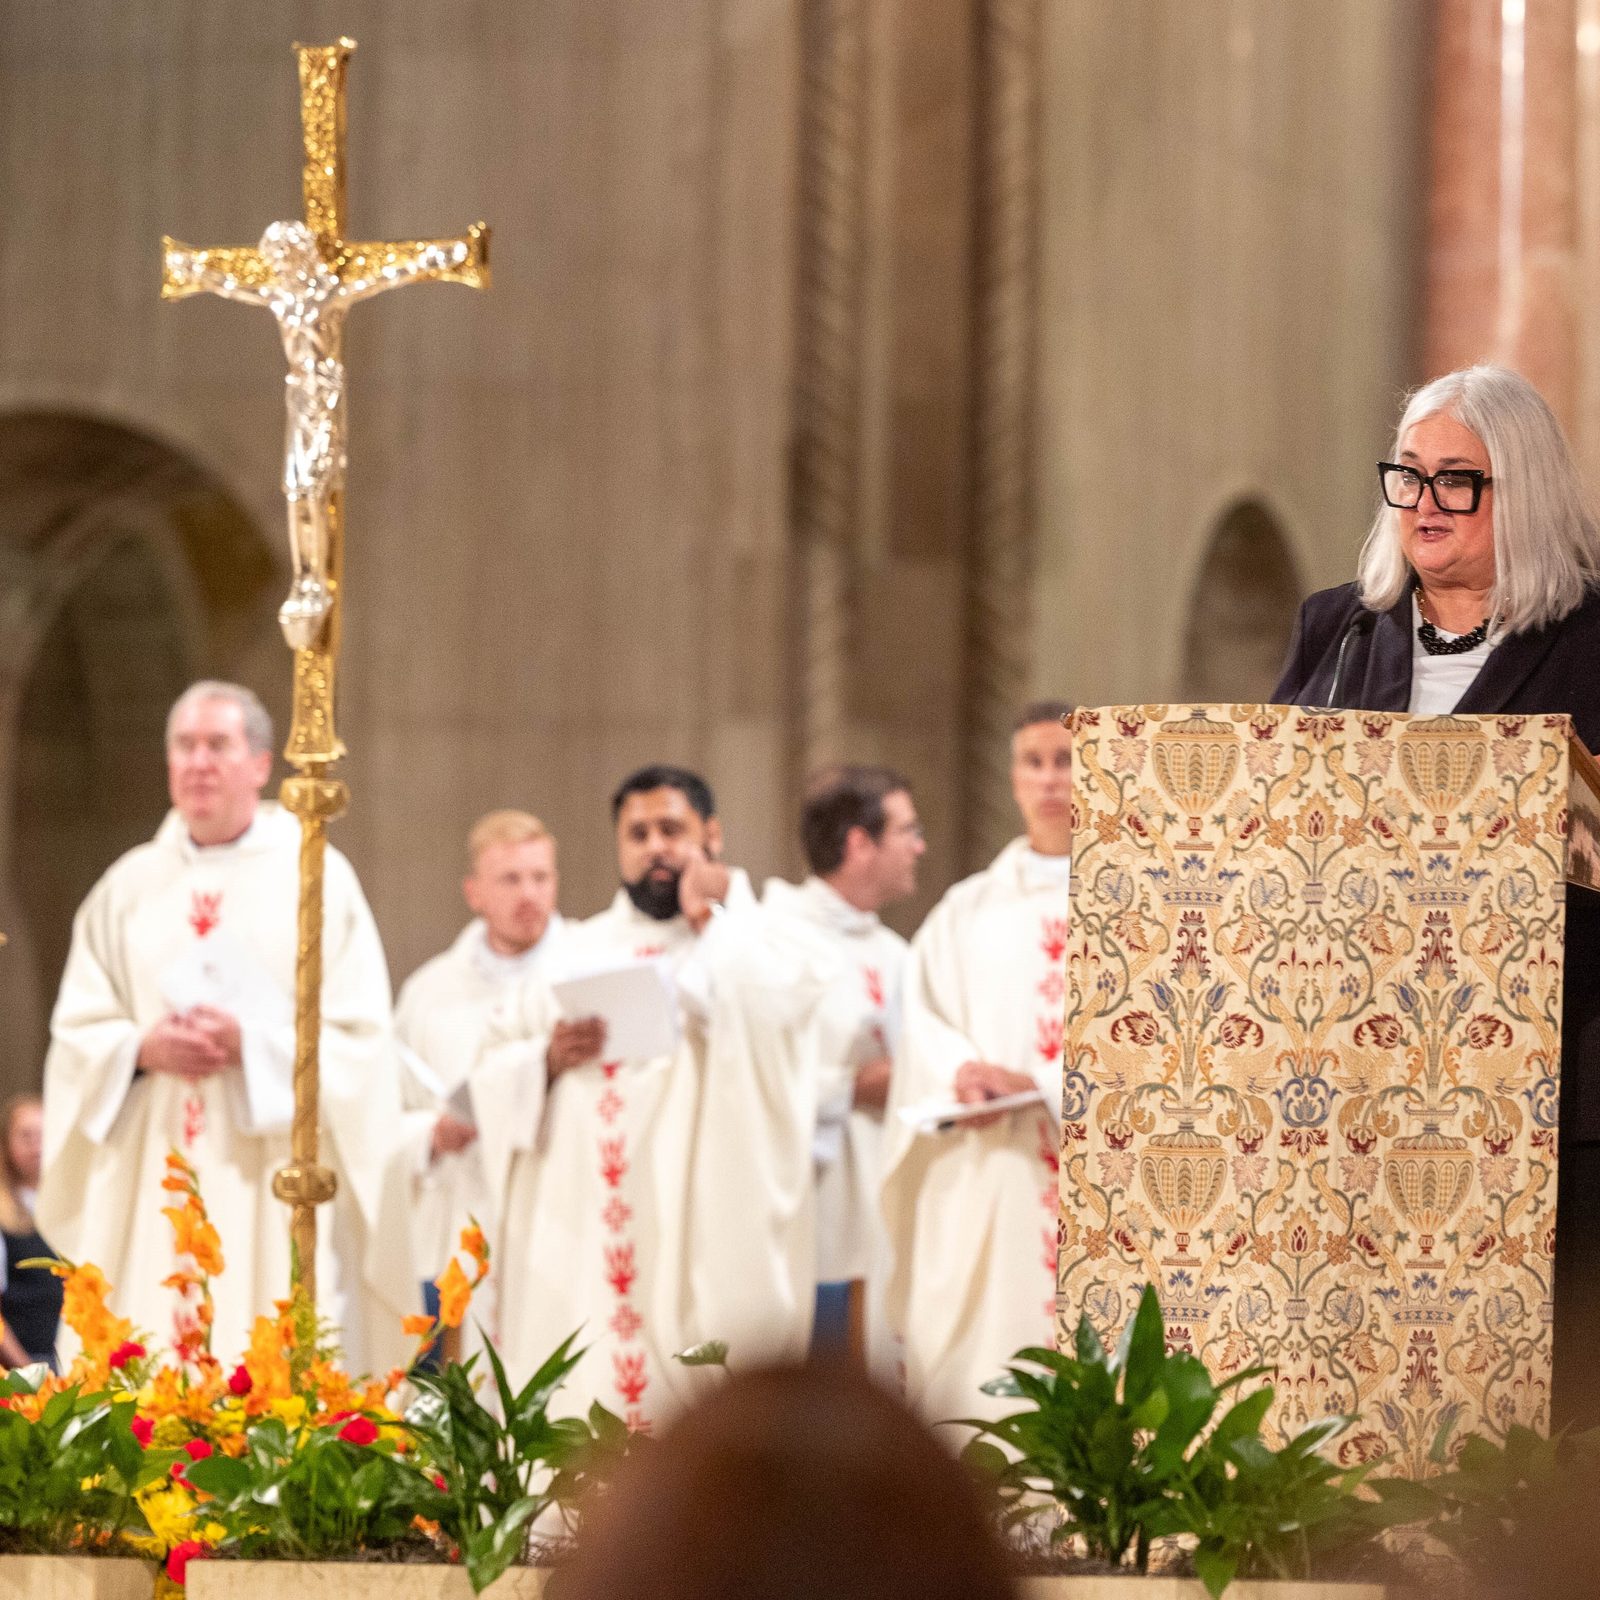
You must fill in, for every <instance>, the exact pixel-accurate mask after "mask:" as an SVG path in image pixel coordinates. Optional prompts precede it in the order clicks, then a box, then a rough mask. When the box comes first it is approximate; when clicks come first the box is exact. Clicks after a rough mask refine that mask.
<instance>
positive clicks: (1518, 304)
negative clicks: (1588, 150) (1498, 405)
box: [1419, 0, 1584, 428]
mask: <svg viewBox="0 0 1600 1600" xmlns="http://www.w3.org/2000/svg"><path fill="white" fill-rule="evenodd" d="M1583 4H1584V0H1538V3H1537V4H1532V3H1529V0H1436V5H1435V10H1434V38H1433V46H1432V52H1431V53H1432V59H1433V84H1432V92H1433V101H1432V108H1431V130H1430V134H1431V137H1430V146H1431V148H1430V154H1429V167H1430V184H1429V195H1428V209H1427V276H1426V297H1425V302H1424V304H1425V313H1424V323H1423V339H1422V357H1423V360H1422V366H1423V371H1424V373H1425V374H1426V375H1427V376H1429V377H1432V376H1435V375H1437V374H1438V373H1441V372H1446V371H1449V370H1450V369H1452V368H1454V367H1459V366H1465V365H1467V364H1469V363H1471V362H1474V361H1487V360H1493V361H1503V362H1505V363H1507V364H1508V365H1510V366H1514V367H1517V368H1518V369H1519V370H1521V371H1522V372H1524V373H1526V374H1527V376H1528V377H1529V378H1530V379H1531V380H1532V381H1533V382H1534V383H1535V384H1536V385H1537V386H1538V388H1539V389H1540V391H1541V392H1542V393H1543V394H1544V396H1545V398H1546V399H1548V400H1549V402H1550V404H1551V406H1552V407H1553V408H1554V410H1555V412H1556V414H1557V416H1559V417H1560V418H1561V420H1562V422H1563V423H1565V424H1566V425H1567V426H1568V427H1569V428H1570V427H1572V426H1574V424H1575V423H1576V421H1577V407H1578V395H1579V389H1580V357H1579V346H1578V330H1579V318H1578V307H1577V298H1578V297H1577V279H1578V242H1579V241H1578V207H1577V200H1576V184H1575V174H1576V159H1577V151H1578V85H1579V76H1578V29H1579V20H1580V19H1579V17H1578V11H1579V9H1580V8H1581V7H1582V6H1583ZM1420 89H1421V85H1419V91H1420Z"/></svg>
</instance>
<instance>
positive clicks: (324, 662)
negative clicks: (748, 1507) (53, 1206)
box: [161, 39, 489, 1309]
mask: <svg viewBox="0 0 1600 1600" xmlns="http://www.w3.org/2000/svg"><path fill="white" fill-rule="evenodd" d="M294 48H295V54H296V55H297V56H298V57H299V61H300V120H301V125H302V128H303V133H304V164H303V167H302V188H303V191H304V195H305V218H304V222H303V223H302V224H274V225H273V227H272V228H269V229H268V230H267V233H266V234H265V235H263V245H266V244H267V243H268V242H269V241H271V240H272V239H273V238H274V236H275V235H281V234H283V233H284V232H286V231H287V232H291V233H295V232H299V231H300V230H305V231H308V232H309V235H310V241H311V242H312V244H314V247H315V259H314V261H313V262H312V264H311V270H310V272H309V274H308V273H307V272H306V271H305V270H301V271H300V272H299V273H298V275H295V276H286V269H285V268H284V266H283V264H282V261H281V259H276V258H275V257H274V255H273V254H272V253H271V252H270V251H268V250H266V249H263V247H262V246H258V245H234V246H224V247H222V248H218V249H204V250H196V249H191V248H190V247H189V246H187V245H184V244H180V243H179V242H178V241H176V240H174V239H171V238H165V239H163V240H162V250H163V268H162V281H161V297H162V298H163V299H164V300H177V299H182V298H183V297H185V296H187V295H191V294H199V293H205V292H210V293H216V294H222V295H225V296H227V297H228V298H230V299H238V300H244V301H247V302H251V303H255V304H259V305H264V306H266V307H267V308H268V309H270V310H272V311H273V313H274V315H275V316H276V317H277V318H278V322H279V326H280V330H281V331H282V333H283V337H284V345H285V350H286V352H287V353H288V355H289V359H290V377H289V408H290V447H291V457H290V461H289V465H288V467H287V470H286V480H285V481H286V492H287V493H288V495H289V499H290V507H289V510H290V529H291V548H292V549H293V550H294V552H295V555H296V562H297V566H298V563H299V560H300V547H299V546H298V545H297V544H295V542H294V541H295V530H296V527H297V525H298V524H297V517H298V519H299V521H301V522H303V521H305V520H306V519H308V518H309V519H310V520H311V521H313V522H314V523H315V531H316V535H317V538H318V539H319V540H320V541H321V543H320V544H319V545H318V550H319V552H320V570H319V572H318V573H317V579H318V588H319V589H320V591H321V594H322V597H323V603H322V606H321V609H318V610H316V611H315V612H314V613H312V614H311V615H310V619H309V620H306V618H304V617H303V618H302V619H301V620H300V622H299V624H298V626H291V619H290V617H289V615H288V612H289V607H290V605H291V603H292V602H293V600H294V593H293V592H291V596H290V601H286V602H285V610H284V612H281V613H280V618H281V619H282V621H283V623H284V632H285V634H286V635H287V636H288V638H289V640H290V644H291V647H292V648H293V649H294V709H293V718H292V723H291V726H290V730H289V739H288V743H287V745H286V746H285V748H284V755H285V757H286V758H287V759H288V761H289V763H290V764H291V765H292V766H293V767H294V768H295V769H296V772H295V776H293V777H290V778H286V779H285V780H284V783H283V787H282V790H281V791H280V794H281V798H282V800H283V804H284V806H285V808H286V809H287V810H289V811H291V812H292V813H293V814H294V815H295V816H297V817H298V818H299V819H300V889H299V923H298V942H297V949H296V960H295V1055H294V1126H293V1135H292V1159H291V1162H290V1164H289V1165H288V1166H286V1167H284V1168H282V1169H281V1170H280V1171H279V1172H278V1173H277V1174H276V1175H275V1176H274V1178H273V1183H272V1190H273V1193H274V1194H275V1195H277V1197H278V1198H279V1199H280V1200H283V1201H285V1202H286V1203H288V1204H289V1205H290V1206H291V1207H292V1208H293V1213H292V1219H291V1222H290V1238H291V1240H292V1244H293V1282H292V1287H293V1290H294V1293H295V1295H296V1297H297V1298H303V1300H304V1302H305V1303H306V1304H307V1305H309V1306H310V1307H312V1308H313V1309H314V1308H315V1305H316V1293H317V1278H316V1271H317V1266H316V1261H317V1213H316V1208H317V1206H319V1205H321V1204H323V1203H324V1202H326V1201H328V1200H331V1199H332V1198H333V1195H334V1192H335V1189H336V1187H337V1180H336V1178H335V1175H334V1173H333V1172H332V1171H331V1170H330V1169H329V1168H327V1167H325V1166H323V1165H321V1163H320V1161H319V1159H318V1149H317V1144H318V1094H319V1079H318V1066H319V1051H318V1044H319V1035H320V1033H321V1027H322V875H323V861H324V854H325V848H326V842H327V825H328V823H329V822H330V821H332V820H333V819H334V818H336V817H338V816H340V815H342V814H343V812H344V810H345V808H346V806H347V805H348V803H349V798H350V796H349V790H348V789H347V787H346V786H345V784H344V782H343V780H342V779H339V778H336V777H333V776H331V769H332V767H333V765H334V764H335V763H336V762H337V761H338V760H339V758H340V757H341V756H343V755H344V753H345V746H344V743H343V741H342V740H341V739H340V738H339V736H338V734H337V732H336V731H335V728H334V720H333V711H334V670H335V667H336V665H337V662H338V656H339V597H340V582H341V578H342V576H343V565H344V562H343V556H344V548H343V532H344V516H343V512H344V489H343V468H344V451H343V438H344V432H343V419H344V407H343V378H344V366H343V354H342V351H343V324H344V313H345V311H346V310H347V309H348V307H349V305H350V304H353V303H354V302H355V301H356V300H358V299H364V298H366V297H368V296H369V295H372V294H376V293H379V292H381V291H382V290H384V289H388V288H395V287H399V286H401V285H403V284H406V283H411V282H417V281H420V280H426V279H435V280H438V281H442V282H447V283H464V284H466V285H467V286H468V287H469V288H474V289H479V288H486V287H487V286H488V282H489V264H488V244H489V230H488V229H487V227H485V226H484V225H483V224H482V223H474V224H473V225H472V226H471V227H470V228H469V229H468V230H467V232H466V234H465V235H464V236H463V237H461V238H458V239H420V240H399V241H387V242H379V243H355V242H352V241H350V240H347V239H346V238H345V236H344V216H345V78H346V70H347V67H348V64H349V60H350V53H351V52H352V51H353V50H354V49H355V41H354V40H351V39H340V40H339V42H338V43H337V44H332V45H305V44H297V45H296V46H295V47H294ZM303 236H304V234H303V232H301V233H300V237H303ZM294 340H298V341H299V342H298V344H296V343H295V342H293V341H294ZM313 348H314V353H315V356H316V358H317V359H316V361H315V362H311V361H310V360H309V359H308V358H306V357H303V356H299V352H300V351H301V350H303V349H313ZM297 356H298V357H299V361H300V365H301V368H302V369H303V370H301V372H300V377H301V378H302V379H303V378H304V377H305V375H306V373H308V372H314V374H315V376H316V378H317V379H318V380H319V381H321V382H322V383H323V384H324V388H325V389H326V388H329V387H331V393H332V399H331V401H325V402H324V403H323V405H322V408H321V410H320V412H315V413H313V414H312V415H311V422H312V423H317V422H320V423H321V424H322V431H321V433H320V434H318V435H317V438H318V441H319V443H320V455H319V456H318V457H317V459H318V462H319V468H318V473H317V474H316V475H314V481H313V482H312V484H311V488H310V490H309V491H308V490H307V488H306V486H305V483H304V482H302V481H300V480H297V478H296V476H295V461H294V455H293V449H294V444H295V441H296V439H297V437H298V438H303V435H304V433H305V432H306V430H307V427H308V424H307V422H306V420H305V419H306V416H307V413H306V411H305V409H304V407H303V406H302V409H301V410H300V411H299V412H298V413H297V410H296V406H297V400H296V380H297ZM304 388H305V385H304V384H302V391H303V390H304ZM297 420H298V423H299V427H300V429H301V434H300V435H297V434H296V431H295V430H296V425H297ZM302 453H304V452H302ZM304 476H306V475H305V474H302V477H304ZM297 484H298V486H299V493H300V496H301V500H300V503H299V504H298V505H297V503H296V493H297V487H296V486H297ZM308 502H309V503H310V508H309V509H307V503H308Z"/></svg>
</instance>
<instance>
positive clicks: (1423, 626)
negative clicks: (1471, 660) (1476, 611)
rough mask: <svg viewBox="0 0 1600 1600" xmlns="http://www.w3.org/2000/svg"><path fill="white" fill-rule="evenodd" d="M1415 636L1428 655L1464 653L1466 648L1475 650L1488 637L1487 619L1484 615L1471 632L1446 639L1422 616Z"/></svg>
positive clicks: (1456, 654)
mask: <svg viewBox="0 0 1600 1600" xmlns="http://www.w3.org/2000/svg"><path fill="white" fill-rule="evenodd" d="M1417 637H1418V638H1419V639H1420V640H1421V641H1422V648H1423V649H1424V650H1426V651H1427V652H1428V654H1429V655H1430V656H1459V655H1465V654H1466V652H1467V651H1468V650H1476V649H1477V648H1478V646H1479V645H1480V644H1482V643H1483V641H1484V640H1485V639H1487V638H1488V637H1489V619H1488V618H1487V617H1485V618H1484V619H1483V621H1482V622H1480V623H1479V624H1478V626H1477V627H1476V628H1474V629H1473V630H1472V632H1471V633H1463V634H1459V635H1457V637H1455V638H1454V639H1447V638H1445V636H1444V635H1443V634H1442V633H1440V632H1439V630H1438V629H1437V628H1436V627H1434V625H1433V624H1432V623H1431V622H1429V621H1428V619H1427V618H1426V617H1424V618H1423V619H1422V622H1421V623H1420V624H1419V626H1418V628H1417Z"/></svg>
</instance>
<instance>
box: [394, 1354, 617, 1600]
mask: <svg viewBox="0 0 1600 1600" xmlns="http://www.w3.org/2000/svg"><path fill="white" fill-rule="evenodd" d="M577 1337H578V1336H577V1335H576V1334H573V1335H572V1336H571V1337H569V1338H568V1339H566V1340H565V1341H563V1343H562V1344H561V1345H560V1347H559V1348H558V1349H557V1350H556V1351H555V1352H554V1353H553V1354H552V1355H551V1356H550V1358H549V1359H548V1360H547V1361H546V1362H545V1363H544V1365H543V1366H541V1367H540V1368H539V1370H538V1371H537V1372H535V1373H534V1375H533V1376H532V1377H531V1378H529V1379H528V1381H527V1382H526V1383H525V1384H524V1385H523V1386H522V1388H521V1389H520V1390H517V1391H513V1390H512V1388H511V1385H510V1383H509V1381H508V1380H507V1378H506V1372H505V1368H504V1366H503V1365H502V1364H501V1361H500V1357H499V1356H498V1355H497V1354H496V1353H495V1349H494V1346H493V1345H491V1344H488V1343H485V1346H484V1349H485V1353H486V1355H487V1357H488V1362H489V1368H490V1371H491V1373H492V1374H493V1378H494V1387H495V1394H496V1396H497V1398H498V1400H499V1403H500V1415H499V1416H496V1415H495V1413H494V1412H493V1411H491V1410H490V1409H489V1408H488V1407H487V1406H485V1405H484V1404H483V1402H482V1400H481V1399H480V1398H479V1396H478V1394H477V1392H476V1390H475V1389H474V1387H473V1382H472V1369H473V1365H474V1364H475V1362H476V1359H477V1358H476V1357H473V1358H472V1359H471V1360H470V1361H468V1362H466V1363H464V1364H462V1365H459V1366H449V1367H446V1368H445V1369H444V1370H443V1371H442V1372H438V1373H427V1372H417V1373H414V1374H413V1376H412V1381H413V1383H414V1384H415V1385H416V1387H417V1389H418V1391H419V1393H418V1396H417V1398H416V1400H414V1401H413V1402H412V1404H411V1406H410V1407H409V1408H408V1409H407V1411H406V1414H405V1424H406V1427H407V1429H408V1430H409V1432H410V1433H411V1435H412V1436H413V1437H414V1438H415V1439H416V1441H417V1443H418V1445H419V1447H420V1453H421V1455H422V1456H423V1457H424V1458H425V1462H426V1463H427V1464H429V1465H427V1466H426V1467H425V1470H428V1471H430V1472H431V1473H432V1475H433V1476H432V1478H431V1480H430V1486H431V1487H432V1488H433V1489H434V1490H435V1492H436V1499H435V1500H433V1501H431V1502H430V1505H429V1507H428V1508H426V1509H422V1510H421V1514H422V1515H423V1516H425V1517H427V1518H428V1519H429V1520H430V1521H433V1522H436V1523H438V1525H439V1532H440V1535H441V1536H442V1537H443V1538H445V1539H447V1540H448V1541H449V1542H450V1544H451V1545H453V1546H454V1547H455V1548H456V1549H457V1550H458V1551H459V1552H460V1556H461V1560H462V1562H463V1564H464V1565H465V1566H466V1569H467V1575H468V1577H469V1578H470V1579H471V1581H472V1586H473V1588H474V1590H482V1589H484V1588H486V1587H487V1586H488V1585H489V1584H491V1583H493V1582H494V1580H495V1579H496V1578H498V1577H499V1576H500V1575H501V1573H503V1572H504V1571H505V1570H506V1568H507V1567H508V1566H510V1565H511V1564H512V1562H514V1561H515V1560H517V1558H518V1557H519V1556H520V1555H521V1554H522V1552H523V1549H524V1548H525V1546H526V1544H527V1539H528V1534H529V1530H530V1529H531V1527H532V1526H533V1524H534V1523H535V1522H536V1521H537V1520H538V1519H539V1518H540V1517H541V1516H542V1515H543V1514H544V1513H545V1512H546V1511H547V1510H549V1509H551V1508H554V1509H555V1510H556V1511H557V1512H558V1513H559V1514H560V1517H561V1520H562V1524H563V1526H564V1527H566V1528H567V1529H569V1530H570V1529H572V1528H573V1527H575V1526H576V1521H577V1516H578V1513H579V1507H580V1506H581V1505H582V1503H583V1502H584V1500H585V1499H586V1497H587V1496H588V1495H589V1494H591V1493H593V1492H595V1490H596V1488H597V1486H598V1485H599V1484H600V1483H601V1482H603V1481H604V1479H605V1478H606V1477H607V1476H608V1475H609V1473H610V1471H611V1470H612V1468H613V1467H614V1466H615V1464H616V1462H617V1461H619V1460H620V1459H621V1458H622V1457H623V1456H624V1455H626V1454H627V1453H628V1451H629V1450H630V1449H632V1448H636V1447H637V1440H636V1439H635V1437H634V1436H633V1435H630V1434H629V1432H628V1429H627V1425H626V1424H625V1423H624V1422H623V1421H622V1419H621V1418H620V1417H617V1416H614V1415H613V1414H612V1413H611V1412H609V1411H607V1410H606V1409H605V1407H604V1406H602V1405H599V1404H598V1403H597V1404H595V1405H593V1406H591V1407H590V1409H589V1415H588V1418H587V1419H585V1418H582V1417H565V1418H561V1419H559V1420H555V1419H552V1418H551V1417H550V1415H549V1405H550V1401H551V1398H552V1397H553V1396H554V1394H555V1392H556V1390H557V1389H559V1388H560V1386H561V1385H562V1383H563V1382H565V1380H566V1377H567V1374H568V1373H570V1372H571V1371H572V1369H573V1368H574V1367H575V1366H576V1365H577V1364H578V1362H579V1361H580V1360H581V1359H582V1357H583V1351H582V1350H578V1351H574V1349H573V1346H574V1344H575V1343H576V1341H577Z"/></svg>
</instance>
